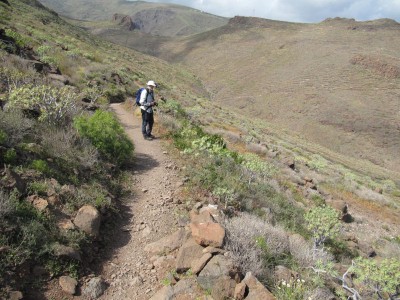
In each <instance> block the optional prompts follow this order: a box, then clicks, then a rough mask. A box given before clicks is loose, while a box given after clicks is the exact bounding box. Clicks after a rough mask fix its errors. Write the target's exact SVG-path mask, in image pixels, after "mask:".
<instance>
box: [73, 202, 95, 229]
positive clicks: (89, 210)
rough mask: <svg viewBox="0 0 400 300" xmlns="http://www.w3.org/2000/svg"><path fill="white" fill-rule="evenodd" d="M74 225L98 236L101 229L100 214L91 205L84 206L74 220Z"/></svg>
mask: <svg viewBox="0 0 400 300" xmlns="http://www.w3.org/2000/svg"><path fill="white" fill-rule="evenodd" d="M74 224H75V226H76V227H78V228H79V229H80V230H82V231H84V232H86V233H87V234H89V235H92V236H98V235H99V229H100V213H99V211H98V210H97V209H96V208H95V207H93V206H91V205H85V206H82V207H81V208H80V209H79V211H78V213H77V215H76V217H75V219H74Z"/></svg>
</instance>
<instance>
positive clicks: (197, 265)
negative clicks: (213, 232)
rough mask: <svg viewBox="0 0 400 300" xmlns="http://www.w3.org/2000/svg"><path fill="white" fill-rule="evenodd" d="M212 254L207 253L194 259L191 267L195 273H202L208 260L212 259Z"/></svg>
mask: <svg viewBox="0 0 400 300" xmlns="http://www.w3.org/2000/svg"><path fill="white" fill-rule="evenodd" d="M211 257H212V254H211V253H205V254H203V256H202V257H201V258H199V259H197V260H193V261H192V264H191V269H192V272H193V274H198V273H200V271H201V270H203V268H204V267H205V265H206V264H207V263H208V261H209V260H210V259H211Z"/></svg>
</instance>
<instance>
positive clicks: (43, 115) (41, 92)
mask: <svg viewBox="0 0 400 300" xmlns="http://www.w3.org/2000/svg"><path fill="white" fill-rule="evenodd" d="M76 100H77V94H76V93H75V91H74V88H72V87H70V86H65V87H62V88H55V87H52V86H46V85H42V86H32V85H25V86H22V87H20V88H16V89H14V90H12V91H11V93H10V97H9V103H8V105H9V107H10V108H19V109H28V110H33V111H37V112H38V113H39V114H40V115H39V121H42V122H46V123H50V124H52V125H64V124H65V123H66V122H67V121H68V120H69V119H70V118H71V117H72V116H73V115H74V113H75V112H76V111H77V106H76Z"/></svg>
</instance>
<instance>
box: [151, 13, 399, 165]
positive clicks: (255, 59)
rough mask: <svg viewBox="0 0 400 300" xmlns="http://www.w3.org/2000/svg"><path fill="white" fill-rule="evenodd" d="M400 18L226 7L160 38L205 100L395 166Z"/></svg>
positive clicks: (327, 145)
mask: <svg viewBox="0 0 400 300" xmlns="http://www.w3.org/2000/svg"><path fill="white" fill-rule="evenodd" d="M399 32H400V24H398V23H396V22H395V21H392V20H376V21H370V22H356V21H354V20H346V19H329V20H326V21H324V22H322V23H320V24H294V23H286V22H277V21H269V20H263V19H255V18H241V17H236V18H234V19H231V21H230V23H229V24H228V25H227V26H224V27H221V28H218V29H215V30H212V31H209V32H207V33H203V34H199V35H196V36H192V37H188V38H183V39H180V43H179V42H177V41H174V42H172V43H165V44H163V46H161V47H159V48H158V51H159V53H162V54H161V57H162V58H164V59H166V60H169V61H171V62H176V63H184V64H185V65H186V66H188V67H190V68H191V69H192V70H193V71H194V72H195V73H196V74H197V75H198V76H199V78H200V79H201V80H202V82H203V83H204V85H205V87H206V88H207V90H208V91H209V93H210V94H211V95H212V101H213V102H215V103H218V104H220V105H222V106H223V107H226V108H229V109H232V110H234V111H235V112H238V113H240V114H243V115H245V116H247V117H250V118H256V119H258V120H260V121H266V122H268V123H270V124H271V125H272V126H276V127H277V128H278V130H279V129H283V130H288V131H290V132H293V134H294V135H296V134H298V135H299V136H300V137H302V138H304V139H306V140H309V141H310V142H312V143H315V144H318V145H322V146H323V147H325V148H327V149H330V150H331V151H333V152H335V153H340V154H341V155H343V156H348V157H352V158H353V159H367V160H368V161H370V162H372V163H373V164H377V165H380V166H382V167H385V168H387V169H390V170H392V171H395V172H399V171H400V157H399V149H400V134H399V133H400V112H399V94H400V55H399V52H398V51H397V49H398V48H399V46H400V35H399Z"/></svg>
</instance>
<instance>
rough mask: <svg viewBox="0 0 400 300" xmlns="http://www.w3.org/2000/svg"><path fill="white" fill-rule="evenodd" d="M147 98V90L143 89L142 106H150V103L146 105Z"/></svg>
mask: <svg viewBox="0 0 400 300" xmlns="http://www.w3.org/2000/svg"><path fill="white" fill-rule="evenodd" d="M146 98H147V90H146V89H143V90H142V93H141V94H140V100H139V103H140V106H144V107H148V105H146Z"/></svg>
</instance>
